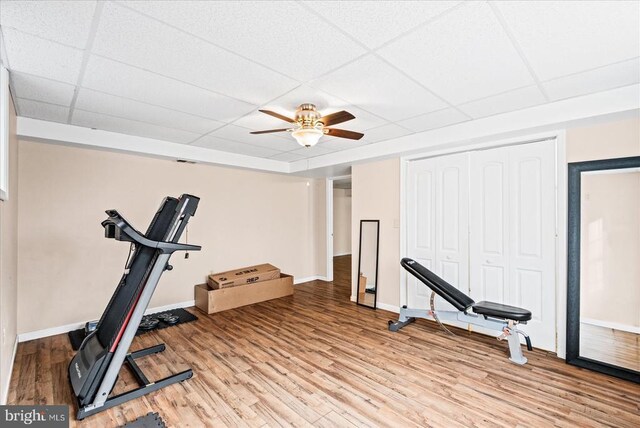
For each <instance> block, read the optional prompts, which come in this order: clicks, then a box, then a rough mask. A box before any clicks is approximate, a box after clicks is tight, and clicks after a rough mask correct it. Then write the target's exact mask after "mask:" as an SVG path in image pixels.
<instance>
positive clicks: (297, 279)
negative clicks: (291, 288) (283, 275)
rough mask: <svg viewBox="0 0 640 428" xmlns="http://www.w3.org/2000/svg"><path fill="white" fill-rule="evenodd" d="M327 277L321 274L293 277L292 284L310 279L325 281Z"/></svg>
mask: <svg viewBox="0 0 640 428" xmlns="http://www.w3.org/2000/svg"><path fill="white" fill-rule="evenodd" d="M326 280H327V277H326V276H321V275H314V276H307V277H304V278H294V279H293V283H294V284H296V285H297V284H302V283H304V282H311V281H326Z"/></svg>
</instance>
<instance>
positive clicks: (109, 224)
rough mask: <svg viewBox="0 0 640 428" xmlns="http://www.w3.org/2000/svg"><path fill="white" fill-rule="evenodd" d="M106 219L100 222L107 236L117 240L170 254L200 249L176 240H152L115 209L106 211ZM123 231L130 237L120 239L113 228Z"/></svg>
mask: <svg viewBox="0 0 640 428" xmlns="http://www.w3.org/2000/svg"><path fill="white" fill-rule="evenodd" d="M106 213H107V215H108V216H109V218H108V219H106V220H104V221H103V222H102V227H104V228H105V235H106V237H107V238H114V239H117V240H119V241H130V242H135V243H136V244H139V245H143V246H145V247H149V248H156V249H158V250H160V252H161V253H162V254H171V253H173V252H175V251H200V250H201V249H202V247H201V246H200V245H191V244H180V243H177V242H166V241H153V240H151V239H149V238H147V237H146V236H144V235H143V234H142V233H140V232H138V231H137V230H136V229H135V228H134V227H133V226H131V224H130V223H129V222H128V221H127V220H126V219H125V218H124V217H123V216H122V215H121V214H120V213H119V212H118V211H116V210H108V211H106ZM116 229H117V230H119V231H120V232H121V233H124V234H125V235H126V236H127V237H128V238H130V239H121V238H122V237H121V236H119V235H117V234H116V233H115V230H116Z"/></svg>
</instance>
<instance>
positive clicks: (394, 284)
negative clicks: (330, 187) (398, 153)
mask: <svg viewBox="0 0 640 428" xmlns="http://www.w3.org/2000/svg"><path fill="white" fill-rule="evenodd" d="M351 181H352V183H351V186H352V202H351V209H352V219H353V221H352V224H351V225H352V232H351V236H352V245H351V248H352V254H353V256H354V257H352V260H351V266H352V282H351V284H352V291H351V295H352V296H354V298H355V295H356V291H355V290H356V288H355V287H356V280H357V273H358V272H357V271H358V257H357V254H358V246H359V239H360V237H359V231H360V220H380V255H379V262H378V304H382V305H383V306H384V305H390V306H394V307H397V306H398V305H399V304H400V288H399V286H398V283H399V281H400V226H399V220H400V160H399V159H389V160H384V161H379V162H371V163H367V164H361V165H354V166H353V167H352V169H351Z"/></svg>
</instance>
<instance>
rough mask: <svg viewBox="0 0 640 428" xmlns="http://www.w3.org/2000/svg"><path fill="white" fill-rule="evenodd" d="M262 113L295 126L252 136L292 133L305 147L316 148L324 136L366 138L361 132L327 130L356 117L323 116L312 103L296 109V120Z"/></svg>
mask: <svg viewBox="0 0 640 428" xmlns="http://www.w3.org/2000/svg"><path fill="white" fill-rule="evenodd" d="M259 111H260V112H262V113H265V114H268V115H270V116H273V117H276V118H278V119H280V120H284V121H285V122H289V123H292V124H293V128H280V129H269V130H266V131H253V132H251V134H270V133H273V132H285V131H286V132H291V135H292V136H293V138H295V139H296V141H297V142H298V144H300V145H301V146H303V147H313V146H315V145H316V144H317V143H318V141H319V140H320V137H322V136H323V135H325V134H327V135H331V136H333V137H339V138H348V139H350V140H359V139H360V138H362V137H363V136H364V134H361V133H360V132H354V131H347V130H344V129H336V128H327V127H328V126H331V125H335V124H338V123H342V122H346V121H348V120H352V119H355V116H354V115H352V114H351V113H349V112H347V111H344V110H343V111H339V112H337V113H331V114H329V115H327V116H322V115H321V114H320V113H319V112H318V110H317V109H316V106H315V105H313V104H310V103H305V104H300V106H298V108H297V109H296V114H295V116H294V119H291V118H289V117H287V116H284V115H281V114H280V113H276V112H274V111H270V110H259Z"/></svg>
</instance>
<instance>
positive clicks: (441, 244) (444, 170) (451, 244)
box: [435, 153, 469, 310]
mask: <svg viewBox="0 0 640 428" xmlns="http://www.w3.org/2000/svg"><path fill="white" fill-rule="evenodd" d="M468 222H469V154H468V153H461V154H455V155H449V156H442V157H439V158H437V176H436V266H435V267H436V269H435V273H436V274H438V275H440V276H441V277H442V278H444V280H445V281H447V282H448V283H450V284H451V285H453V286H454V287H456V288H458V289H459V290H461V291H462V292H463V293H468V292H469V265H468V263H469V252H468V245H469V241H468V239H469V236H468V235H469V223H468ZM436 308H437V309H442V310H455V309H454V307H453V306H452V305H450V304H449V303H447V302H446V301H445V300H444V299H441V298H439V297H438V298H437V299H436Z"/></svg>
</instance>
